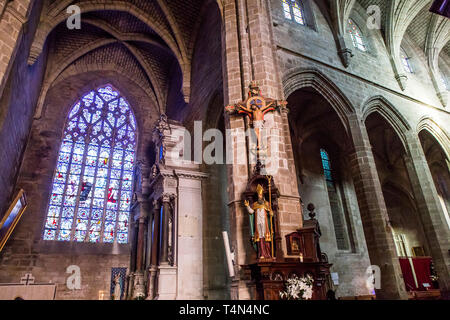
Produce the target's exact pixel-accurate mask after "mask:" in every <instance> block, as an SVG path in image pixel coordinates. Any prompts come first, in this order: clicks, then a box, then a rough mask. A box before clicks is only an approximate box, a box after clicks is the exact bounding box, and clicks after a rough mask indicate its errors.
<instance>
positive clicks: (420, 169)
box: [404, 134, 450, 292]
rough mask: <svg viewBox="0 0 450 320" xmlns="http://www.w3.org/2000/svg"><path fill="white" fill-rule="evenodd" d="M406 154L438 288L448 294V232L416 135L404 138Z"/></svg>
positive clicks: (449, 281) (449, 276)
mask: <svg viewBox="0 0 450 320" xmlns="http://www.w3.org/2000/svg"><path fill="white" fill-rule="evenodd" d="M407 142H408V151H409V155H406V156H405V157H404V160H405V165H406V168H407V171H408V175H409V178H410V181H411V186H412V188H413V192H414V198H415V199H416V203H417V207H418V209H419V215H420V220H421V222H422V226H423V230H424V232H425V237H426V239H427V242H428V245H429V249H430V251H431V252H430V253H431V256H432V257H433V262H434V265H435V269H436V272H437V274H438V276H439V285H440V289H441V290H443V291H446V292H448V291H450V270H449V269H450V255H449V253H448V250H449V248H450V232H449V229H448V226H447V222H446V220H445V217H444V211H443V208H442V205H441V203H440V201H439V198H438V194H437V190H436V186H435V184H434V181H433V177H432V175H431V172H430V168H429V166H428V162H427V159H426V157H425V154H424V153H423V149H422V145H421V143H420V140H419V138H418V136H416V135H415V134H409V135H408V137H407Z"/></svg>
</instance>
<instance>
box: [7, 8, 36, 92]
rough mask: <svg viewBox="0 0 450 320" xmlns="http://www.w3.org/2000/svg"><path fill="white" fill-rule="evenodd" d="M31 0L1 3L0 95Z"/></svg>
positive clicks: (12, 61)
mask: <svg viewBox="0 0 450 320" xmlns="http://www.w3.org/2000/svg"><path fill="white" fill-rule="evenodd" d="M29 7H30V0H15V1H2V2H1V3H0V13H2V14H1V15H0V35H1V36H0V48H1V50H0V95H1V93H2V92H3V89H4V87H5V84H6V79H7V78H8V73H9V71H10V69H11V66H12V65H13V63H14V58H15V54H16V51H17V48H18V46H19V44H18V43H17V42H18V39H20V34H21V33H22V32H23V30H22V27H23V24H24V23H25V22H26V19H27V16H28V12H29V9H30V8H29Z"/></svg>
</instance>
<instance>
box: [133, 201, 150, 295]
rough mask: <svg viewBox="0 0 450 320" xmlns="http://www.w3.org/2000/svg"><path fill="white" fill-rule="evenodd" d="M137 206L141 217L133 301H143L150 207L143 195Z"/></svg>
mask: <svg viewBox="0 0 450 320" xmlns="http://www.w3.org/2000/svg"><path fill="white" fill-rule="evenodd" d="M136 205H137V206H136V207H137V208H138V212H139V217H138V219H137V245H136V272H135V275H134V278H133V279H134V282H133V299H141V298H143V297H145V284H144V282H145V281H144V278H145V277H144V255H145V232H146V228H147V217H148V206H147V201H146V200H144V199H143V198H142V196H141V195H138V199H137V204H136Z"/></svg>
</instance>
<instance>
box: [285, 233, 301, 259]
mask: <svg viewBox="0 0 450 320" xmlns="http://www.w3.org/2000/svg"><path fill="white" fill-rule="evenodd" d="M286 244H287V251H288V255H299V254H300V253H302V252H301V238H300V235H299V234H298V233H297V232H293V233H290V234H288V235H286Z"/></svg>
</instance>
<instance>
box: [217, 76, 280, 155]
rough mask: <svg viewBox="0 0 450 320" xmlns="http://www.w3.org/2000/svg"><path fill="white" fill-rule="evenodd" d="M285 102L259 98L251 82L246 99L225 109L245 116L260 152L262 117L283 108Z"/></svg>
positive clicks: (256, 89)
mask: <svg viewBox="0 0 450 320" xmlns="http://www.w3.org/2000/svg"><path fill="white" fill-rule="evenodd" d="M286 104H287V102H286V101H278V100H273V99H266V98H264V97H263V96H261V91H260V90H259V87H258V86H257V84H256V82H255V81H252V82H251V83H250V85H249V92H248V98H247V100H245V101H241V102H238V103H236V104H234V105H230V106H227V107H226V110H227V111H228V112H229V113H240V114H245V115H247V116H248V117H249V118H250V120H251V123H252V125H253V128H254V130H255V134H256V138H257V146H256V148H257V151H258V154H259V151H260V150H261V147H262V143H261V130H262V129H263V128H264V115H265V114H266V113H267V112H269V111H274V110H275V109H277V108H279V107H285V106H286Z"/></svg>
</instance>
